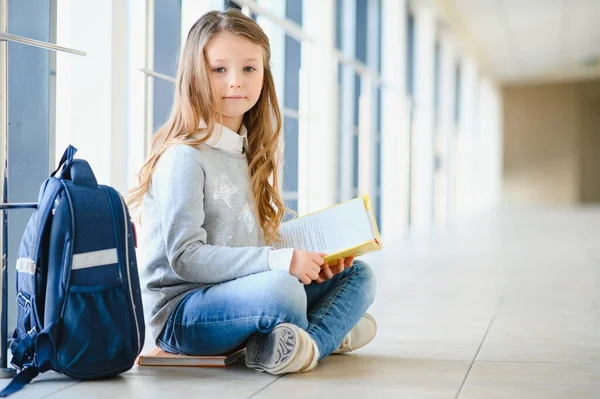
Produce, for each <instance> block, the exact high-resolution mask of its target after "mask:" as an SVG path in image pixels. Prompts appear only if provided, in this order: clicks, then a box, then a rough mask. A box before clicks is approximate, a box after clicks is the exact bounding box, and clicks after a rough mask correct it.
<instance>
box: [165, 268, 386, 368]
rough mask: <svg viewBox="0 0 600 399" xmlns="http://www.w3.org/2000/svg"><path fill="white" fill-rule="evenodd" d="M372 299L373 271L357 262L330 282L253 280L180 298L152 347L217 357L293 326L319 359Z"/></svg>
mask: <svg viewBox="0 0 600 399" xmlns="http://www.w3.org/2000/svg"><path fill="white" fill-rule="evenodd" d="M374 296H375V276H374V274H373V271H372V270H371V268H370V267H369V265H367V264H366V263H364V262H362V261H359V260H355V261H354V265H353V266H352V267H350V268H348V269H346V270H344V271H343V272H341V273H340V274H337V275H335V276H333V278H331V279H330V280H327V281H325V282H323V283H321V284H316V283H312V284H310V285H307V286H305V285H303V284H302V283H301V282H300V281H298V279H297V278H296V277H294V276H292V275H290V274H289V273H287V272H284V271H276V270H274V271H268V272H264V273H258V274H252V275H250V276H246V277H242V278H239V279H236V280H232V281H227V282H225V283H221V284H216V285H211V286H207V287H203V288H200V289H197V290H194V291H191V292H190V293H189V294H187V295H186V296H184V298H183V299H182V300H181V301H180V302H179V303H178V304H177V306H176V307H175V309H173V312H172V313H171V316H170V317H169V320H168V321H167V324H166V325H165V328H164V329H163V331H162V332H161V334H160V336H159V337H158V339H157V342H156V344H157V345H158V346H159V347H160V348H161V349H163V350H165V351H167V352H171V353H180V354H189V355H214V354H221V353H225V352H228V351H231V350H233V349H235V348H237V347H239V346H240V345H242V344H243V343H244V342H245V341H246V339H247V338H248V337H249V336H250V335H251V334H253V333H255V332H259V333H269V332H271V331H272V330H273V328H275V326H276V325H278V324H280V323H293V324H296V325H297V326H299V327H301V328H303V329H304V330H306V331H307V332H308V334H309V335H310V336H311V337H312V338H313V339H314V340H315V342H316V343H317V346H318V348H319V354H320V358H323V357H325V356H327V355H329V354H330V353H331V352H333V351H334V350H335V349H337V348H338V346H339V345H340V343H341V342H342V339H343V338H344V337H345V335H346V334H347V333H348V332H349V331H350V330H351V329H352V327H354V326H355V325H356V323H357V322H358V321H359V320H360V318H361V316H362V315H363V314H364V313H365V311H366V310H367V309H368V307H369V306H370V305H371V303H373V298H374Z"/></svg>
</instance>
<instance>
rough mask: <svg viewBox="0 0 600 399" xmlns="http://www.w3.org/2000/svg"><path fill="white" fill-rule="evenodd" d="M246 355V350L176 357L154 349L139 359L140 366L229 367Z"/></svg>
mask: <svg viewBox="0 0 600 399" xmlns="http://www.w3.org/2000/svg"><path fill="white" fill-rule="evenodd" d="M245 354H246V348H242V349H239V350H236V351H234V352H232V353H228V354H224V355H216V356H189V355H175V354H172V353H168V352H165V351H163V350H161V349H160V348H154V349H152V350H151V351H150V352H148V353H146V354H142V355H140V356H138V358H137V364H138V366H184V367H186V366H187V367H227V366H229V365H230V364H231V363H233V362H235V361H236V360H238V359H239V358H241V357H242V356H244V355H245Z"/></svg>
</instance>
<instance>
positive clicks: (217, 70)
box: [213, 67, 225, 73]
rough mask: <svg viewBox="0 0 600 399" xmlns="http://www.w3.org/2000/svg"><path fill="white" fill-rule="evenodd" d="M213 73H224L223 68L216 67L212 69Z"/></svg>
mask: <svg viewBox="0 0 600 399" xmlns="http://www.w3.org/2000/svg"><path fill="white" fill-rule="evenodd" d="M213 71H215V72H216V73H223V72H225V68H223V67H218V68H215V69H213Z"/></svg>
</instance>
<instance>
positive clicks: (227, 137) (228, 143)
mask: <svg viewBox="0 0 600 399" xmlns="http://www.w3.org/2000/svg"><path fill="white" fill-rule="evenodd" d="M198 129H206V123H205V122H204V121H200V124H199V125H198ZM203 133H204V134H206V132H205V131H204V132H203ZM205 143H206V144H207V145H209V146H211V147H213V148H218V149H220V150H223V151H227V152H230V153H232V154H243V153H244V151H245V150H247V148H248V130H246V127H245V126H244V125H242V126H241V127H240V132H239V133H236V132H234V131H233V130H231V129H229V128H228V127H226V126H223V125H221V124H219V123H215V131H214V132H213V134H212V135H211V136H210V137H209V138H208V140H206V141H205Z"/></svg>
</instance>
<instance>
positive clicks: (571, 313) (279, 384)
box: [14, 208, 600, 399]
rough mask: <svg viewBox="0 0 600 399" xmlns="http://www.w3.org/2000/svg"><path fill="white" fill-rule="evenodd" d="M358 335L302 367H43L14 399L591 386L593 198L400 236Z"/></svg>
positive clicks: (419, 394) (430, 394)
mask: <svg viewBox="0 0 600 399" xmlns="http://www.w3.org/2000/svg"><path fill="white" fill-rule="evenodd" d="M384 244H385V245H386V249H385V250H384V251H383V252H381V253H379V254H376V255H375V256H371V257H370V258H369V261H370V262H371V263H372V265H373V266H374V268H375V270H376V272H377V276H378V294H377V298H376V303H375V304H374V306H373V308H372V313H373V314H374V315H375V316H376V318H377V320H378V323H379V335H378V337H377V339H376V340H375V341H374V342H373V343H372V344H371V345H370V346H368V347H366V348H364V349H363V350H361V351H359V352H356V353H355V354H352V355H346V356H332V357H330V358H328V359H325V360H324V361H323V362H322V363H321V365H320V366H319V367H318V368H317V369H316V370H314V371H313V372H310V373H307V374H301V375H299V374H298V375H288V376H284V377H279V378H277V377H273V376H270V375H266V374H264V373H258V372H254V371H252V370H246V369H245V368H244V367H243V365H234V366H233V367H231V368H228V369H225V370H221V369H179V370H175V369H160V368H151V369H150V368H134V369H133V370H132V371H130V372H128V373H126V374H124V375H122V376H120V377H118V378H114V379H111V380H108V381H100V382H84V383H78V382H76V381H73V380H70V379H68V378H64V377H61V376H59V375H56V374H53V375H52V374H48V375H44V376H43V377H41V378H38V379H37V380H36V381H35V382H34V383H33V384H31V385H30V386H28V387H27V388H26V389H24V390H23V391H22V392H21V393H20V394H19V395H15V396H14V397H15V398H17V397H21V398H111V399H115V398H129V397H140V398H165V397H168V398H186V397H189V398H199V397H212V396H217V397H219V399H226V398H286V399H291V398H300V397H317V396H319V397H323V398H411V399H417V398H461V399H471V398H475V399H480V398H483V399H487V398H510V399H517V398H524V399H537V398H540V399H553V398H600V209H591V208H590V209H579V210H568V209H555V210H529V211H524V210H521V211H515V210H512V211H509V210H506V211H503V212H499V213H494V214H489V215H486V216H485V217H478V218H475V219H473V220H471V221H465V222H462V223H461V224H460V225H457V226H452V227H448V228H445V229H438V230H437V231H436V232H434V233H431V234H421V235H419V236H412V237H408V238H404V239H401V240H392V239H389V238H388V239H387V240H386V242H385V243H384Z"/></svg>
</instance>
